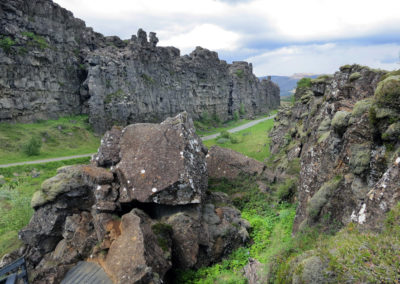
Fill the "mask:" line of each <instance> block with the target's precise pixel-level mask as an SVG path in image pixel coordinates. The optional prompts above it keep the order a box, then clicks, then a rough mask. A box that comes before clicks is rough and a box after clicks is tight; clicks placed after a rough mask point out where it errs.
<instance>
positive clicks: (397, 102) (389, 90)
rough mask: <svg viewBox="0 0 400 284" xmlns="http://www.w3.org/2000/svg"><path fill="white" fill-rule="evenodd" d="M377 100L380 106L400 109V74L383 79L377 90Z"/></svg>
mask: <svg viewBox="0 0 400 284" xmlns="http://www.w3.org/2000/svg"><path fill="white" fill-rule="evenodd" d="M375 100H376V103H377V104H378V106H380V107H392V108H396V109H397V110H400V75H397V76H390V77H388V78H386V79H385V80H383V81H381V82H380V83H379V84H378V86H377V87H376V90H375Z"/></svg>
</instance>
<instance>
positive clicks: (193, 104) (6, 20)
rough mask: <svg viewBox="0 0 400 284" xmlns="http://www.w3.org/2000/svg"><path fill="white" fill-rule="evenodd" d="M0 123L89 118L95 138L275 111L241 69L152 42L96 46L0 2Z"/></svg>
mask: <svg viewBox="0 0 400 284" xmlns="http://www.w3.org/2000/svg"><path fill="white" fill-rule="evenodd" d="M0 36H1V38H0V40H1V46H0V47H1V48H0V67H1V68H0V121H25V122H28V121H32V120H35V119H46V118H55V117H57V116H59V115H66V114H80V113H84V114H89V116H90V122H91V123H92V125H93V126H94V129H95V130H96V131H97V132H105V131H106V130H108V129H110V128H111V126H112V125H114V124H119V125H127V124H129V123H133V122H160V121H162V120H163V119H165V118H166V117H168V116H171V115H176V114H177V113H179V112H181V111H184V110H186V111H187V112H189V113H190V114H191V115H192V116H193V117H194V118H198V117H199V116H200V115H201V114H202V113H205V112H208V113H209V115H213V114H216V115H218V116H220V118H221V119H223V120H226V119H228V118H231V117H232V116H233V114H234V112H235V111H237V110H239V109H240V108H242V109H243V110H245V111H246V114H247V115H248V116H251V115H253V114H256V113H261V112H266V111H267V110H269V109H272V108H275V107H276V106H277V105H279V88H278V87H277V86H276V85H275V84H273V83H272V82H271V81H263V82H260V81H259V80H258V79H257V78H256V77H255V75H254V74H253V73H252V66H251V64H248V63H246V62H234V63H233V64H227V63H226V62H225V61H222V60H219V59H218V55H217V53H215V52H212V51H209V50H206V49H203V48H200V47H198V48H196V50H195V51H193V52H192V53H191V54H190V55H185V56H180V52H179V50H178V49H176V48H173V47H157V46H156V44H157V42H158V39H157V37H156V36H155V33H150V35H149V39H148V38H147V34H146V33H145V32H144V31H142V30H139V32H138V34H137V36H132V39H131V40H128V41H122V40H121V39H119V38H118V37H115V36H114V37H104V36H102V35H101V34H99V33H96V32H94V31H93V30H92V29H91V28H87V27H86V26H85V23H84V22H83V21H82V20H79V19H76V18H74V17H73V15H72V13H71V12H69V11H67V10H65V9H63V8H61V7H60V6H58V5H57V4H54V3H53V2H52V1H50V0H36V1H28V0H10V1H2V2H1V3H0Z"/></svg>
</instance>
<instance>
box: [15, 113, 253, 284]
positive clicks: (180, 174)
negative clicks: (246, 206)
mask: <svg viewBox="0 0 400 284" xmlns="http://www.w3.org/2000/svg"><path fill="white" fill-rule="evenodd" d="M206 153H207V150H206V148H205V147H204V146H203V145H202V143H201V140H200V138H199V137H198V136H197V135H196V134H195V132H194V129H193V126H192V121H191V119H190V118H189V117H188V115H187V114H186V113H181V114H179V115H178V116H176V117H174V118H169V119H167V120H165V121H164V122H163V123H161V124H136V125H130V126H127V127H126V128H124V129H118V128H113V129H112V130H111V131H109V132H107V133H106V134H105V136H104V138H103V140H102V145H101V147H100V149H99V152H98V153H97V154H96V155H95V156H94V157H93V159H92V165H80V166H68V167H63V168H61V169H59V170H58V174H57V175H56V176H55V177H53V178H50V179H49V180H47V181H45V182H44V183H43V186H42V190H40V191H38V192H37V193H35V195H34V197H33V199H32V206H33V207H34V208H35V213H34V216H33V218H32V220H31V222H30V223H29V225H28V226H27V227H26V228H24V229H23V230H21V231H20V233H19V237H20V238H21V239H22V241H23V242H24V243H25V244H26V247H25V253H24V254H25V257H26V259H27V261H28V265H29V268H30V272H31V274H33V275H32V277H33V279H34V281H33V283H59V282H60V280H61V279H62V278H63V277H64V275H65V273H66V272H67V271H68V270H69V269H70V268H71V267H73V266H74V265H75V264H76V263H77V262H78V261H80V260H87V261H95V262H97V263H99V264H100V265H101V266H102V267H103V269H104V270H105V271H106V273H107V274H108V275H109V277H110V278H111V279H112V280H113V282H114V283H150V282H152V283H161V281H162V280H163V279H164V278H165V277H166V275H167V273H168V271H169V270H170V269H171V268H182V269H186V268H199V267H201V266H206V265H210V264H212V263H214V262H217V261H219V260H220V259H221V258H222V257H223V256H225V255H227V254H228V253H230V252H231V251H232V250H233V249H235V248H237V247H239V246H241V245H243V244H244V243H246V241H247V240H248V238H249V235H248V232H247V229H248V228H249V224H248V222H247V221H246V220H244V219H242V218H241V216H240V212H239V211H238V210H237V209H235V208H234V207H232V206H230V201H229V199H228V197H227V195H226V194H223V193H210V192H207V191H206V189H207V184H208V175H207V167H206ZM221 204H222V205H221Z"/></svg>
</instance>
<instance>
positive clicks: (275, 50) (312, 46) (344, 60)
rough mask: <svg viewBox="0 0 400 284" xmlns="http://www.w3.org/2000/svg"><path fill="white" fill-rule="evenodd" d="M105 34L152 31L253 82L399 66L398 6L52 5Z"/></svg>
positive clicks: (239, 1)
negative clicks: (238, 67)
mask: <svg viewBox="0 0 400 284" xmlns="http://www.w3.org/2000/svg"><path fill="white" fill-rule="evenodd" d="M55 2H56V3H58V4H60V5H61V6H63V7H64V8H67V9H68V10H70V11H72V12H73V13H74V15H75V16H76V17H78V18H81V19H83V20H84V21H85V22H86V25H87V26H91V27H93V28H94V30H96V31H98V32H101V33H103V34H104V35H118V36H119V37H121V38H123V39H126V38H130V37H131V35H132V34H136V31H137V30H138V29H139V28H143V29H144V30H146V31H147V32H150V31H154V32H156V33H157V36H158V38H159V39H160V42H159V45H160V46H168V45H172V46H176V47H178V48H179V49H181V53H182V54H185V53H190V52H191V51H192V50H193V49H194V48H195V47H196V46H202V47H205V48H208V49H211V50H215V51H217V52H218V53H219V57H220V58H221V59H224V60H227V61H228V62H231V61H235V60H236V61H237V60H246V61H250V62H252V63H253V66H254V71H255V73H256V74H257V75H258V76H264V75H291V74H293V73H300V72H307V73H309V72H312V73H318V74H320V73H333V72H335V71H336V70H338V68H339V66H341V65H343V64H351V63H358V64H362V65H368V66H371V67H374V68H382V69H389V70H391V69H395V68H399V67H400V65H399V64H398V62H399V61H400V60H399V52H400V13H399V11H400V1H399V0H380V1H371V0H335V1H332V0H302V1H298V0H276V1H266V0H254V1H251V0H201V1H199V0H198V1H195V0H168V1H165V0H164V1H162V0H113V1H109V0H55Z"/></svg>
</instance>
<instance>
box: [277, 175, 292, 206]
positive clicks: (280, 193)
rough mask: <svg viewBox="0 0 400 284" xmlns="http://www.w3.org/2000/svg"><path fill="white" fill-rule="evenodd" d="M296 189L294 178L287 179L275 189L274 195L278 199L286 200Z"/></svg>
mask: <svg viewBox="0 0 400 284" xmlns="http://www.w3.org/2000/svg"><path fill="white" fill-rule="evenodd" d="M295 189H296V184H295V180H293V179H287V180H286V181H285V182H284V183H282V184H280V185H279V186H278V188H277V191H276V196H277V198H278V200H281V201H288V200H290V199H291V198H292V197H293V195H294V193H295Z"/></svg>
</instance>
